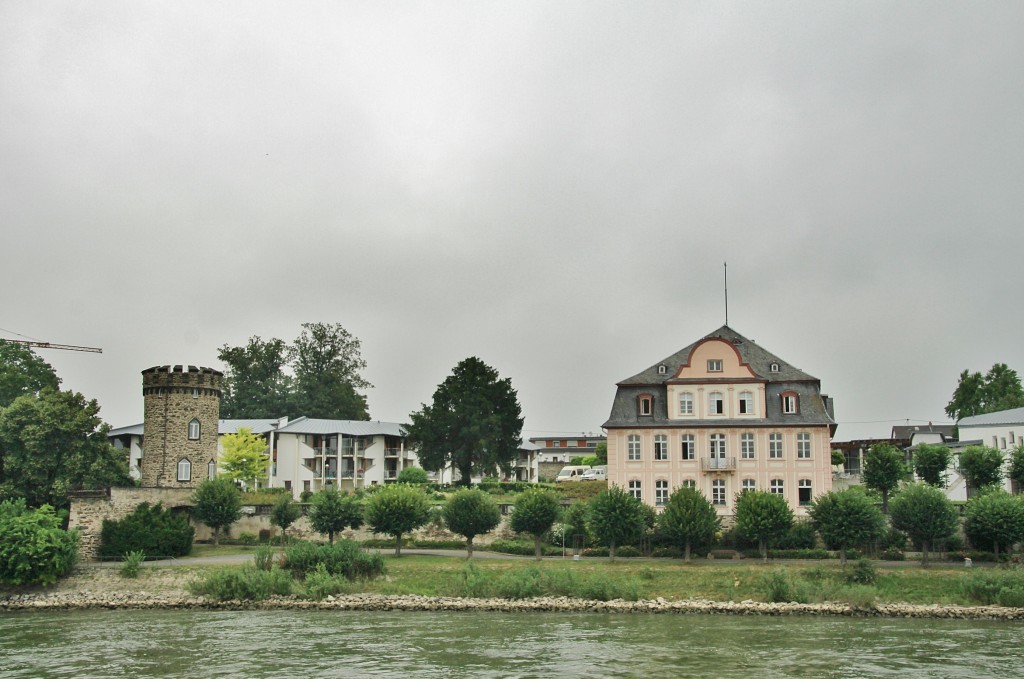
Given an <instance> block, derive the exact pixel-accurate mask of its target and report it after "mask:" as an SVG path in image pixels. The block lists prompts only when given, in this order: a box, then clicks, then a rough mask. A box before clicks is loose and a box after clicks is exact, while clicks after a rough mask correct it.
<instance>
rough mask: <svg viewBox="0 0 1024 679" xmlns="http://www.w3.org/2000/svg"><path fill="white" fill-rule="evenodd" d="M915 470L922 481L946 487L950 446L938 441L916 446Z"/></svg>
mask: <svg viewBox="0 0 1024 679" xmlns="http://www.w3.org/2000/svg"><path fill="white" fill-rule="evenodd" d="M913 452H914V471H915V472H916V473H917V475H918V476H919V477H920V478H921V480H922V481H924V482H925V483H927V484H928V485H929V486H935V487H936V488H945V487H946V470H947V469H949V462H950V459H951V456H950V453H949V448H947V447H946V446H943V445H939V444H937V443H922V444H920V445H917V446H914V451H913Z"/></svg>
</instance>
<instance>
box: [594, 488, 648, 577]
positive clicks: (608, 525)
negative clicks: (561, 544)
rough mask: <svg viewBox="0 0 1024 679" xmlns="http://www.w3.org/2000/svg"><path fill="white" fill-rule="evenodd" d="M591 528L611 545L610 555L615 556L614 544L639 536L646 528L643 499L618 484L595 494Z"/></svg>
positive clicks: (623, 542)
mask: <svg viewBox="0 0 1024 679" xmlns="http://www.w3.org/2000/svg"><path fill="white" fill-rule="evenodd" d="M588 528H589V529H590V532H592V533H593V534H594V537H595V538H597V539H598V540H599V541H600V542H602V543H604V544H606V545H608V556H609V558H611V559H615V548H616V547H617V546H618V545H622V544H626V543H628V542H631V541H633V540H638V539H640V538H641V537H642V536H643V534H644V531H645V530H646V529H647V523H646V515H645V513H644V511H643V508H642V506H641V503H640V500H638V499H637V498H635V497H633V496H632V495H630V494H629V493H627V492H626V491H625V490H623V489H622V488H619V487H618V486H612V487H611V488H609V489H608V490H606V491H604V492H602V493H599V494H598V495H596V496H594V498H593V499H592V500H591V501H590V517H589V524H588Z"/></svg>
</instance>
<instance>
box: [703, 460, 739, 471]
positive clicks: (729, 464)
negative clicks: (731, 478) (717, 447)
mask: <svg viewBox="0 0 1024 679" xmlns="http://www.w3.org/2000/svg"><path fill="white" fill-rule="evenodd" d="M700 468H701V471H705V472H709V471H710V472H723V471H725V472H734V471H736V458H735V457H702V458H701V459H700Z"/></svg>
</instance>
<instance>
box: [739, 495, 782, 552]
mask: <svg viewBox="0 0 1024 679" xmlns="http://www.w3.org/2000/svg"><path fill="white" fill-rule="evenodd" d="M792 525H793V510H792V509H790V508H789V504H788V503H787V502H786V499H785V498H784V497H782V496H781V495H778V494H776V493H768V492H765V491H763V490H748V491H746V492H744V493H740V494H739V496H738V497H737V498H736V530H737V531H739V533H740V534H741V535H743V536H745V537H746V538H747V539H748V540H757V548H758V550H759V551H760V552H761V560H762V561H764V562H767V561H768V545H769V544H770V543H772V542H774V541H775V540H777V539H778V538H781V537H782V536H783V535H785V534H786V532H787V531H788V530H789V528H790V526H792Z"/></svg>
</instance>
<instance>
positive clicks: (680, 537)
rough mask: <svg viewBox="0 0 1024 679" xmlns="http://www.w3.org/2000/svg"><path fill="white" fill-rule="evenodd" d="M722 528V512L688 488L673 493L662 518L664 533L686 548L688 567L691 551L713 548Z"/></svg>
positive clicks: (695, 491)
mask: <svg viewBox="0 0 1024 679" xmlns="http://www.w3.org/2000/svg"><path fill="white" fill-rule="evenodd" d="M721 525H722V520H721V519H720V518H719V517H718V512H716V511H715V508H714V506H713V505H712V504H711V503H710V502H708V499H707V498H706V497H704V494H703V493H701V492H700V491H698V490H697V489H695V488H688V487H687V486H680V487H679V488H676V489H675V490H674V491H672V495H670V496H669V498H668V504H666V505H665V509H664V511H662V513H661V516H659V517H658V526H659V527H660V528H661V532H662V533H663V534H664V535H665V536H667V537H668V539H669V540H671V541H672V542H675V543H676V544H680V545H682V546H683V560H684V561H686V562H687V563H689V561H690V550H691V548H692V547H693V546H694V545H696V546H698V547H699V546H701V545H704V544H710V543H711V542H712V541H713V540H714V537H715V533H716V532H717V531H718V529H719V528H720V527H721Z"/></svg>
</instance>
